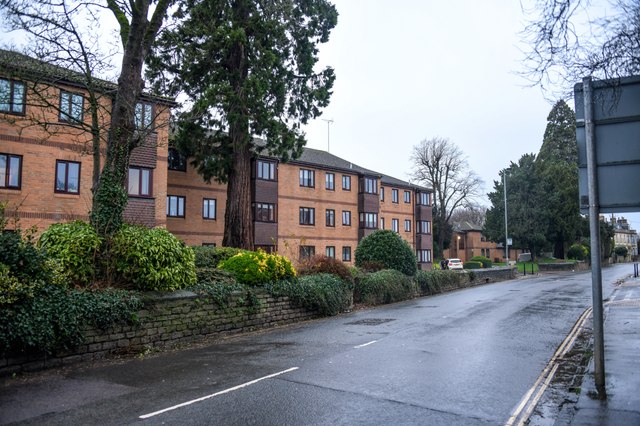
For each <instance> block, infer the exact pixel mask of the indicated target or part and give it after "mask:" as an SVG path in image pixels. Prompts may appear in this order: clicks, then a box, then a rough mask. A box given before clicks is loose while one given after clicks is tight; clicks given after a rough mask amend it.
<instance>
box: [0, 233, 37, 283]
mask: <svg viewBox="0 0 640 426" xmlns="http://www.w3.org/2000/svg"><path fill="white" fill-rule="evenodd" d="M46 259H47V258H46V256H45V254H44V253H42V252H41V251H40V250H38V248H37V247H36V245H35V244H34V241H33V238H32V237H31V234H29V233H27V234H26V235H25V236H23V235H22V231H21V230H20V229H17V230H16V231H15V232H3V230H2V229H0V263H2V264H4V265H7V266H8V267H9V271H10V273H11V274H12V275H13V276H15V277H16V278H18V279H20V280H21V281H26V280H31V279H34V280H45V279H46V278H47V272H46V267H45V261H46Z"/></svg>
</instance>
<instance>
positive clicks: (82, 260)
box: [38, 220, 102, 285]
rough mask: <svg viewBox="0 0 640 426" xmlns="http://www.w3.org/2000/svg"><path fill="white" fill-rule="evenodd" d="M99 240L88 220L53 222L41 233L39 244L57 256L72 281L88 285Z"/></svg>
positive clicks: (92, 273) (50, 253) (53, 256)
mask: <svg viewBox="0 0 640 426" xmlns="http://www.w3.org/2000/svg"><path fill="white" fill-rule="evenodd" d="M101 244H102V239H101V238H100V237H99V236H98V234H97V233H96V231H95V230H94V229H93V227H92V226H91V225H90V224H88V223H87V222H83V221H80V220H76V221H74V222H68V223H55V224H53V225H51V226H50V227H49V228H48V229H47V230H46V231H45V232H43V233H42V235H41V236H40V240H39V241H38V246H39V247H40V248H41V249H44V250H45V251H46V253H47V255H48V256H50V257H52V258H54V259H57V260H58V261H59V262H60V265H61V267H62V270H61V271H60V272H62V273H63V274H64V275H65V276H66V277H68V278H69V279H70V281H71V283H72V284H76V285H87V284H91V282H92V281H93V280H94V279H95V277H96V268H95V264H96V257H97V256H98V253H99V250H100V246H101Z"/></svg>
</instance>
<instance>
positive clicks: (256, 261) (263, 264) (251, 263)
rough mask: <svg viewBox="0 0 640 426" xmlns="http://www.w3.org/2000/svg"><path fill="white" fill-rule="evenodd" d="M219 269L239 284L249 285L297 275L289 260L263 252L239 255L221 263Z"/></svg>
mask: <svg viewBox="0 0 640 426" xmlns="http://www.w3.org/2000/svg"><path fill="white" fill-rule="evenodd" d="M218 268H219V269H222V270H225V271H228V272H230V273H231V274H232V275H233V276H234V277H235V279H236V280H238V282H239V283H241V284H247V285H259V284H266V283H268V282H271V281H277V280H286V279H288V278H293V277H295V275H296V271H295V269H294V268H293V265H292V264H291V261H290V260H289V259H287V258H285V257H283V256H280V255H277V254H267V253H265V252H264V251H262V250H258V251H244V252H241V253H238V254H236V255H235V256H233V257H230V258H229V259H227V260H224V261H222V262H220V263H219V264H218Z"/></svg>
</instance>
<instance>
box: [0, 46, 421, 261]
mask: <svg viewBox="0 0 640 426" xmlns="http://www.w3.org/2000/svg"><path fill="white" fill-rule="evenodd" d="M98 87H99V91H98V93H97V100H98V102H99V104H100V106H101V108H100V111H101V116H100V117H101V123H100V124H101V126H100V128H101V129H106V126H107V125H108V122H109V108H110V106H111V103H112V96H113V93H114V89H115V86H114V85H113V84H112V83H109V82H100V85H99V86H98ZM88 98H89V93H88V92H87V90H85V89H83V86H82V84H79V83H78V77H77V75H76V74H74V73H70V72H67V71H65V70H61V69H60V68H57V67H52V66H48V65H46V64H42V63H40V62H38V61H35V60H34V59H32V58H29V57H26V56H23V55H20V54H16V53H13V52H8V51H2V50H0V201H1V202H8V207H7V213H8V216H9V217H12V216H13V217H15V218H17V219H18V220H19V221H20V226H21V227H22V228H28V227H31V226H37V227H38V228H39V229H40V230H44V229H46V228H47V227H48V226H49V225H50V224H52V223H55V222H63V221H68V220H75V219H82V220H87V219H88V212H89V210H90V208H91V187H92V174H93V158H92V154H91V152H92V151H91V133H90V132H89V131H87V128H86V126H85V127H82V126H80V125H79V123H80V122H82V123H85V124H89V123H91V117H90V114H88V113H87V105H88V104H87V102H88ZM171 106H173V102H172V101H171V100H168V99H165V98H161V97H154V96H150V95H143V97H142V99H141V102H140V103H139V104H138V106H137V109H136V110H137V114H136V123H138V125H139V126H140V127H141V129H144V130H145V135H146V136H145V138H144V142H143V144H142V146H141V147H139V148H136V149H135V150H134V152H133V153H132V156H131V162H130V169H129V183H128V190H129V203H128V206H127V209H126V211H125V218H126V219H127V220H128V221H129V222H133V223H140V224H144V225H147V226H166V227H167V229H168V230H169V231H171V232H172V233H174V234H175V235H176V236H177V237H179V238H180V239H182V240H183V241H185V242H186V243H187V244H190V245H214V244H215V245H220V244H221V243H222V237H223V230H224V213H225V211H224V209H225V205H226V196H227V193H226V186H225V185H223V184H219V183H216V182H212V183H206V182H204V181H203V179H202V178H201V177H200V176H199V175H198V174H197V173H196V171H195V169H194V168H193V167H192V166H191V165H190V164H189V162H188V161H186V160H185V159H184V158H181V157H180V155H179V154H178V152H177V151H176V150H174V149H169V133H168V125H167V123H168V120H169V110H170V107H171ZM104 137H106V130H105V131H104ZM101 152H102V154H103V155H104V144H103V147H102V149H101ZM103 160H104V159H103ZM251 173H252V181H251V184H252V206H253V212H254V224H255V244H256V246H257V247H261V248H263V249H265V250H267V251H274V250H277V251H278V252H280V253H281V254H284V255H286V256H288V257H290V258H292V259H298V258H299V257H304V256H308V255H311V254H314V253H316V254H327V255H329V256H332V257H335V258H338V259H341V260H343V261H345V262H347V263H352V262H353V253H354V251H355V248H356V246H357V244H358V241H359V240H360V239H361V238H362V237H363V236H365V235H367V234H369V233H371V232H373V230H375V229H379V228H383V229H391V230H394V231H396V232H398V233H399V234H400V235H401V236H402V237H403V238H404V239H405V240H407V241H408V242H409V243H410V244H411V245H412V247H414V248H415V250H416V254H417V256H418V259H419V263H420V267H421V268H422V269H430V267H431V262H432V250H431V249H432V236H431V215H432V212H431V191H430V190H429V189H427V188H423V187H419V186H416V185H412V184H410V183H408V182H404V181H402V180H399V179H395V178H392V177H390V176H386V175H383V174H381V173H377V172H374V171H370V170H367V169H364V168H362V167H359V166H356V165H354V164H352V163H350V162H348V161H346V160H343V159H341V158H339V157H336V156H334V155H332V154H329V153H327V152H323V151H319V150H314V149H310V148H307V149H305V150H304V152H303V154H302V156H301V157H300V158H298V159H297V160H295V161H290V162H288V163H280V162H279V161H277V159H274V158H269V157H261V156H257V157H256V159H255V160H254V161H253V162H252V171H251Z"/></svg>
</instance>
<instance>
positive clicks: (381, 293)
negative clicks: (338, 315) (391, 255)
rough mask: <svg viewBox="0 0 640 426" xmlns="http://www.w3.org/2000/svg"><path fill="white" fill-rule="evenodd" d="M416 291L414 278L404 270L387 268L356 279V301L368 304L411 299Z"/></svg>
mask: <svg viewBox="0 0 640 426" xmlns="http://www.w3.org/2000/svg"><path fill="white" fill-rule="evenodd" d="M415 292H416V286H415V283H414V281H413V279H412V278H411V277H410V276H408V275H406V274H403V273H402V272H399V271H396V270H393V269H385V270H383V271H378V272H373V273H370V274H367V275H365V276H364V277H362V278H361V279H358V280H356V284H355V290H354V301H356V302H361V303H366V304H368V305H379V304H383V303H393V302H397V301H400V300H406V299H411V298H412V297H413V296H414V295H415Z"/></svg>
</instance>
